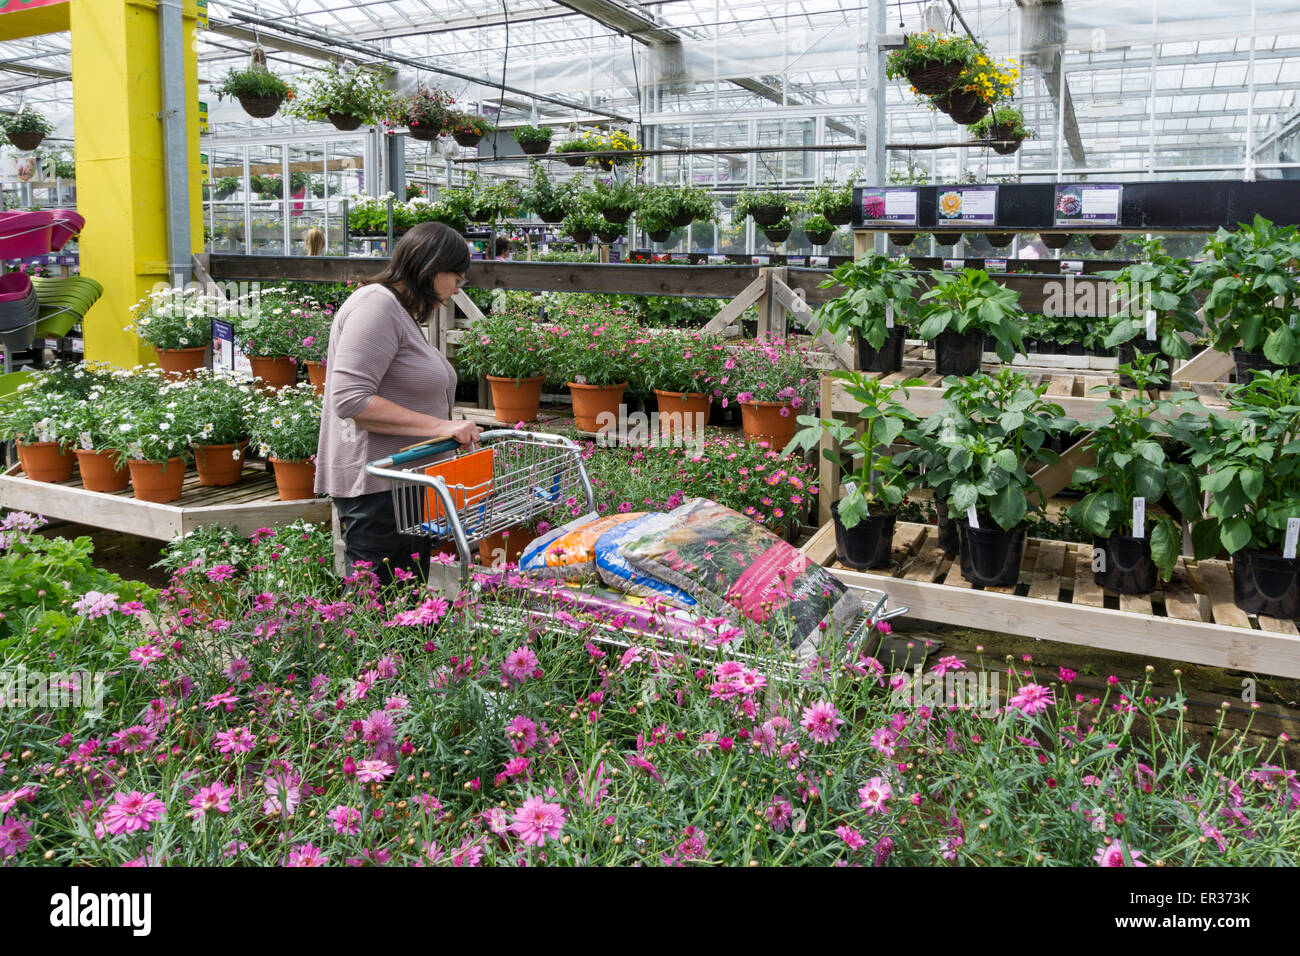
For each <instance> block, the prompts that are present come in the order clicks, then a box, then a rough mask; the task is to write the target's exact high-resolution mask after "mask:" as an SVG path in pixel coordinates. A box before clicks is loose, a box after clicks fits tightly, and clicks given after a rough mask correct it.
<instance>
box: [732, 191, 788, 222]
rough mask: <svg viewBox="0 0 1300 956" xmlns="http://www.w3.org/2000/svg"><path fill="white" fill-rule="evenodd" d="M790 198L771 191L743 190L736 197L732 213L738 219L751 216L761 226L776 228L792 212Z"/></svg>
mask: <svg viewBox="0 0 1300 956" xmlns="http://www.w3.org/2000/svg"><path fill="white" fill-rule="evenodd" d="M790 205H791V203H790V197H789V196H786V195H783V194H782V193H777V192H772V191H771V190H752V189H746V190H743V191H742V192H741V193H740V195H739V196H737V197H736V204H735V205H734V206H733V207H732V213H733V215H734V216H735V217H736V218H737V219H741V218H744V217H745V216H751V217H752V218H753V220H754V223H755V224H756V225H759V226H763V227H767V226H775V225H776V224H777V223H779V222H780V221H781V220H783V219H786V218H787V217H788V215H789V212H790Z"/></svg>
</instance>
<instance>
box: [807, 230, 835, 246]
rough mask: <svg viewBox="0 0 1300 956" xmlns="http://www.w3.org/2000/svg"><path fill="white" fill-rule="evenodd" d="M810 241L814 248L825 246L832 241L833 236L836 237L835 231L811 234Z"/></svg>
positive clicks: (809, 235)
mask: <svg viewBox="0 0 1300 956" xmlns="http://www.w3.org/2000/svg"><path fill="white" fill-rule="evenodd" d="M807 235H808V241H809V242H811V243H812V244H813V245H814V246H824V245H826V243H828V242H830V241H831V236H833V235H835V230H834V229H827V230H826V231H825V232H809V233H807Z"/></svg>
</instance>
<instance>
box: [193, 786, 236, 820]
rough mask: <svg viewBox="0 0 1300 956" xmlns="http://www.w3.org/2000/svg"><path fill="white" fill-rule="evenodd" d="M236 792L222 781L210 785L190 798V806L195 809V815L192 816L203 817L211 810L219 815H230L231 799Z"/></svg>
mask: <svg viewBox="0 0 1300 956" xmlns="http://www.w3.org/2000/svg"><path fill="white" fill-rule="evenodd" d="M234 792H235V788H234V787H227V786H226V785H225V784H223V783H222V782H221V781H220V780H218V781H217V782H216V783H211V784H208V786H206V787H203V788H202V789H201V790H199V792H198V793H196V794H195V795H194V796H192V797H191V798H190V806H191V807H193V808H194V813H193V814H191V816H195V817H202V816H204V815H205V814H207V812H208V811H209V810H215V811H216V812H217V813H229V812H230V798H231V796H232V795H233V794H234Z"/></svg>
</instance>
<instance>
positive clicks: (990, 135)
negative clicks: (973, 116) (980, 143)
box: [967, 106, 1034, 156]
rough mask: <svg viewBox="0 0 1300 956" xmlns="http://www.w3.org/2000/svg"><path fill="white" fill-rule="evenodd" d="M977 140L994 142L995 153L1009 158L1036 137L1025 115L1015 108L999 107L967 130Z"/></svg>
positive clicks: (992, 143) (991, 144) (992, 144)
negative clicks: (1026, 123) (1023, 144)
mask: <svg viewBox="0 0 1300 956" xmlns="http://www.w3.org/2000/svg"><path fill="white" fill-rule="evenodd" d="M967 131H968V132H969V133H970V135H971V136H972V137H974V138H975V139H983V140H992V142H991V143H989V145H990V146H992V147H993V151H994V152H995V153H999V154H1000V155H1003V156H1009V155H1011V154H1012V153H1014V152H1015V151H1016V150H1018V149H1019V148H1020V144H1021V143H1022V142H1024V141H1025V140H1027V139H1032V138H1033V137H1034V131H1033V130H1032V129H1030V128H1029V127H1028V126H1026V125H1025V115H1024V113H1022V112H1021V111H1020V109H1019V107H1015V106H999V107H997V108H996V109H994V110H993V112H992V113H990V114H989V115H988V116H985V117H984V118H983V119H981V120H980V121H979V122H977V123H972V124H971V125H970V127H968V130H967Z"/></svg>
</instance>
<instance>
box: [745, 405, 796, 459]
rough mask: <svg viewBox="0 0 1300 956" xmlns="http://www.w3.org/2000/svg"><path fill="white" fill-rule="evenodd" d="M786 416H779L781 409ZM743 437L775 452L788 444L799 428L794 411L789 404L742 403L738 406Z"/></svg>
mask: <svg viewBox="0 0 1300 956" xmlns="http://www.w3.org/2000/svg"><path fill="white" fill-rule="evenodd" d="M783 408H784V409H786V410H787V411H786V414H784V415H782V414H781V409H783ZM740 414H741V422H742V423H743V426H744V429H745V437H746V438H748V439H749V440H750V441H765V442H767V443H768V444H769V445H771V446H772V448H773V449H774V450H776V451H781V450H782V449H783V448H785V446H786V445H788V444H790V439H791V438H793V437H794V433H795V430H796V429H797V428H798V427H799V426H798V423H797V422H796V420H795V418H796V415H795V410H794V408H793V407H792V406H791V405H790V403H789V402H744V403H742V404H741V406H740Z"/></svg>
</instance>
